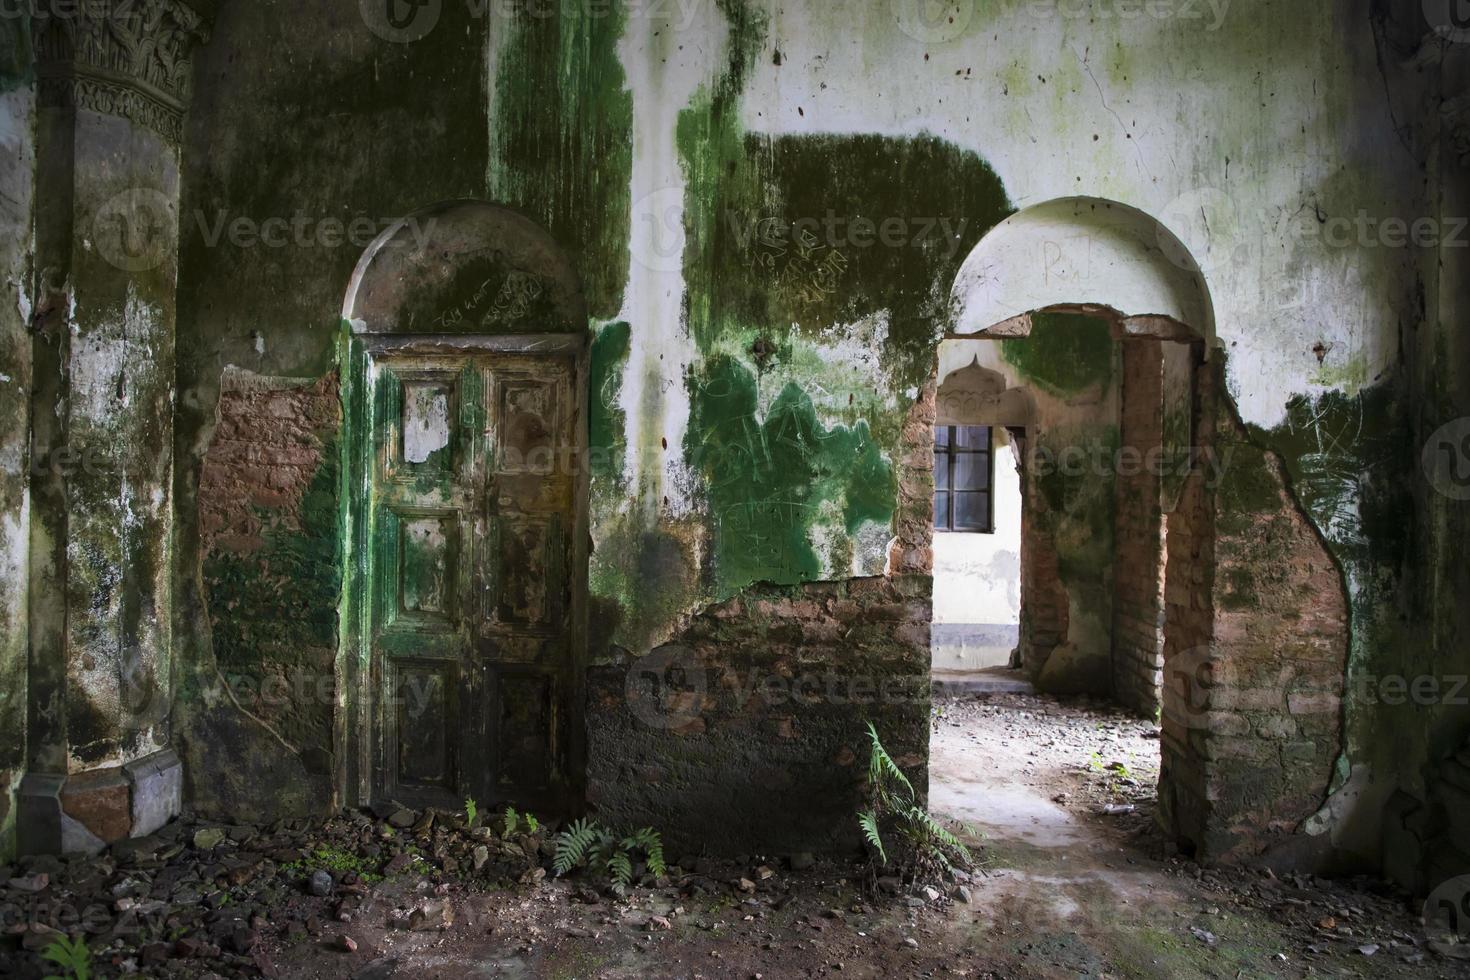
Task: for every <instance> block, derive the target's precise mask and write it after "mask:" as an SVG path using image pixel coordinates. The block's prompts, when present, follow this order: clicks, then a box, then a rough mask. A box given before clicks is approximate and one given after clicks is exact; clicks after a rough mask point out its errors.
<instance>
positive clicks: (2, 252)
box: [0, 18, 35, 855]
mask: <svg viewBox="0 0 1470 980" xmlns="http://www.w3.org/2000/svg"><path fill="white" fill-rule="evenodd" d="M29 82H30V44H29V41H28V39H27V38H26V35H25V31H24V24H23V22H22V21H20V20H18V19H16V18H6V19H4V20H3V21H0V160H3V161H4V164H3V166H0V280H3V282H4V287H3V288H0V420H3V422H0V855H4V854H7V853H10V851H11V850H12V848H13V845H14V831H15V806H14V801H15V792H16V789H17V787H18V784H19V783H20V778H21V774H22V773H23V772H24V771H25V768H26V705H27V700H26V690H27V687H26V674H27V671H26V651H27V640H28V631H27V628H26V626H27V616H26V599H27V589H26V585H27V581H28V576H27V564H28V559H29V553H30V549H29V547H28V545H29V540H28V539H29V533H30V523H29V490H30V487H29V482H30V454H29V445H28V444H29V441H30V438H29V436H30V433H29V425H28V418H29V402H30V387H31V357H30V353H31V352H30V347H31V341H30V335H29V333H28V327H29V320H30V301H31V297H30V281H31V268H30V261H31V260H30V256H29V255H28V244H29V242H30V226H31V210H32V207H33V201H34V179H35V175H34V167H35V143H34V134H33V130H32V125H33V113H34V107H35V98H34V95H33V93H32V90H31V87H30V84H29Z"/></svg>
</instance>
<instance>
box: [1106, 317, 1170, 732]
mask: <svg viewBox="0 0 1470 980" xmlns="http://www.w3.org/2000/svg"><path fill="white" fill-rule="evenodd" d="M1160 343H1161V342H1160V341H1159V340H1157V339H1155V338H1152V337H1131V338H1125V339H1124V340H1123V341H1122V348H1123V399H1122V402H1123V404H1122V412H1121V415H1122V419H1121V424H1120V426H1119V433H1118V437H1119V452H1118V476H1117V484H1116V486H1117V511H1116V518H1115V523H1114V532H1113V533H1114V538H1113V540H1114V542H1115V549H1116V550H1115V558H1114V567H1113V590H1114V597H1113V696H1114V697H1116V698H1117V700H1118V702H1119V703H1120V704H1122V705H1123V706H1124V707H1127V708H1129V709H1131V710H1133V711H1136V712H1137V713H1138V714H1139V715H1141V716H1143V717H1146V718H1151V717H1153V716H1154V714H1155V712H1157V711H1158V709H1159V688H1160V685H1161V684H1162V682H1163V668H1164V650H1163V639H1164V634H1163V624H1164V595H1163V570H1164V569H1163V565H1164V553H1163V544H1164V542H1163V518H1164V515H1163V511H1162V509H1161V507H1160V504H1159V497H1160V492H1161V487H1160V483H1161V482H1162V481H1161V480H1160V472H1161V466H1160V465H1159V463H1160V462H1162V457H1161V455H1160V453H1161V451H1162V448H1163V437H1164V427H1163V364H1164V361H1163V353H1162V350H1161V348H1160Z"/></svg>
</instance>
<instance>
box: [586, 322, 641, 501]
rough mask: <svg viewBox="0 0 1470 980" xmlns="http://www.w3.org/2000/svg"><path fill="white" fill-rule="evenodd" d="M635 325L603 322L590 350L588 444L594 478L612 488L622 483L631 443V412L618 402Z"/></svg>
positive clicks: (588, 367) (595, 481)
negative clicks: (628, 446)
mask: <svg viewBox="0 0 1470 980" xmlns="http://www.w3.org/2000/svg"><path fill="white" fill-rule="evenodd" d="M632 336H633V328H632V326H631V325H630V324H628V323H626V322H624V321H621V320H619V321H617V322H615V323H607V324H603V325H602V327H601V328H599V329H598V331H597V333H596V335H595V336H594V337H593V338H592V347H591V350H590V352H589V354H588V366H587V386H588V392H589V398H588V413H587V448H588V452H589V456H590V463H591V470H592V480H593V481H594V483H596V484H599V487H598V489H602V485H604V484H605V485H606V486H607V487H608V489H611V488H613V487H616V486H618V485H620V484H621V482H622V478H623V457H624V453H625V450H626V449H627V445H628V437H627V415H626V413H625V412H624V411H623V410H622V408H621V407H620V406H619V404H618V396H619V395H620V394H621V393H622V390H623V368H624V367H625V366H626V365H627V363H628V352H629V350H630V349H631V346H632Z"/></svg>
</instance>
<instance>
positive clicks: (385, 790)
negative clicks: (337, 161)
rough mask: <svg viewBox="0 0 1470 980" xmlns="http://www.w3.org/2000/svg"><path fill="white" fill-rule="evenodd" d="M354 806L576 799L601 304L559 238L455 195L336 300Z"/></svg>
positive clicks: (398, 231)
mask: <svg viewBox="0 0 1470 980" xmlns="http://www.w3.org/2000/svg"><path fill="white" fill-rule="evenodd" d="M342 317H343V324H344V326H343V342H342V354H343V358H342V371H343V374H344V379H345V384H344V389H345V391H346V393H347V415H348V433H349V438H348V445H349V449H348V455H350V459H348V460H345V462H346V464H347V465H345V466H344V467H343V470H344V474H345V481H346V485H345V486H344V487H343V496H344V498H345V499H347V500H348V501H349V507H348V515H349V516H348V523H349V527H348V540H349V542H350V547H351V549H352V554H351V555H350V556H349V561H348V567H349V570H350V579H349V587H348V588H347V589H346V590H344V598H343V620H344V623H345V624H346V628H345V629H344V630H343V636H344V645H343V653H342V657H341V663H340V668H339V669H340V672H341V673H342V675H343V676H342V677H341V681H342V684H341V687H342V689H343V690H345V691H347V692H349V703H348V705H347V710H346V712H345V713H344V718H345V726H344V727H345V729H346V730H345V731H344V733H343V738H344V740H345V741H346V742H347V746H346V748H347V752H346V757H347V758H348V759H349V769H348V773H347V777H346V782H347V785H346V787H345V792H344V797H345V799H346V800H347V801H348V802H356V803H368V802H372V801H377V800H394V801H398V802H402V803H404V804H408V805H418V806H426V805H438V806H449V807H457V806H458V805H459V804H460V803H461V802H462V801H463V800H464V799H465V798H466V797H472V798H474V799H475V800H476V801H477V802H478V803H479V804H480V805H481V806H485V807H490V806H494V805H496V804H499V803H507V804H512V805H515V806H517V807H536V808H537V809H538V810H543V811H544V810H551V811H552V812H558V811H564V810H565V809H567V808H569V807H572V806H575V801H576V800H578V799H580V796H581V791H580V782H581V778H582V773H583V770H584V768H585V767H584V765H583V762H582V759H583V757H584V752H585V750H584V747H583V745H582V741H583V734H582V728H583V725H582V721H581V715H582V704H583V700H584V698H583V670H584V666H583V660H584V647H585V639H584V638H585V633H586V568H587V541H588V536H587V516H586V514H587V467H586V466H585V465H584V457H585V453H586V445H587V433H586V428H587V382H586V375H587V365H586V358H587V342H586V325H587V317H586V311H585V307H584V304H583V301H582V294H581V289H580V286H579V284H578V281H577V277H576V275H575V273H574V272H573V270H572V267H571V265H570V263H569V261H568V260H567V258H566V256H565V255H564V254H563V253H562V251H561V250H560V249H559V248H558V247H557V245H556V243H555V242H554V241H552V240H551V238H550V236H549V235H547V233H546V232H545V231H543V230H542V229H541V228H539V227H538V226H537V225H535V224H534V223H533V222H531V221H529V220H528V219H526V218H525V217H523V216H521V215H519V214H517V213H515V212H513V211H511V210H509V209H506V208H502V207H498V206H495V205H491V204H487V203H484V202H478V201H457V202H450V203H447V204H442V205H437V206H435V207H433V208H429V209H426V210H424V211H421V212H418V213H416V214H414V215H412V216H410V217H409V218H407V219H405V220H404V221H402V222H400V223H399V224H398V225H396V226H395V227H393V228H392V229H390V230H389V231H387V232H385V233H384V235H382V236H381V237H380V238H379V239H378V240H377V241H376V242H374V243H373V245H372V246H371V247H370V248H369V249H368V251H367V253H366V254H365V255H364V256H363V258H362V260H361V262H360V263H359V265H358V268H357V270H356V272H355V273H354V275H353V279H352V283H351V286H350V288H349V290H348V294H347V298H346V301H345V303H344V306H343V313H342Z"/></svg>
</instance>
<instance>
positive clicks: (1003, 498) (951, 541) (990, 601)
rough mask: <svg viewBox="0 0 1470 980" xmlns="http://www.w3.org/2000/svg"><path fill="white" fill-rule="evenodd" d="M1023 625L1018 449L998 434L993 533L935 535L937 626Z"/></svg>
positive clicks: (1001, 432)
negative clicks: (976, 624) (1016, 452)
mask: <svg viewBox="0 0 1470 980" xmlns="http://www.w3.org/2000/svg"><path fill="white" fill-rule="evenodd" d="M1003 440H1004V443H1005V444H1004V445H1002V441H1003ZM1020 621H1021V476H1020V474H1019V473H1018V472H1017V470H1016V456H1015V447H1014V446H1013V445H1011V444H1010V441H1009V439H1008V437H1007V435H1006V432H1005V430H1004V429H998V430H996V448H995V533H994V534H944V533H940V534H935V535H934V622H936V623H991V624H1002V625H1007V626H1010V625H1015V624H1017V623H1019V622H1020Z"/></svg>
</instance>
